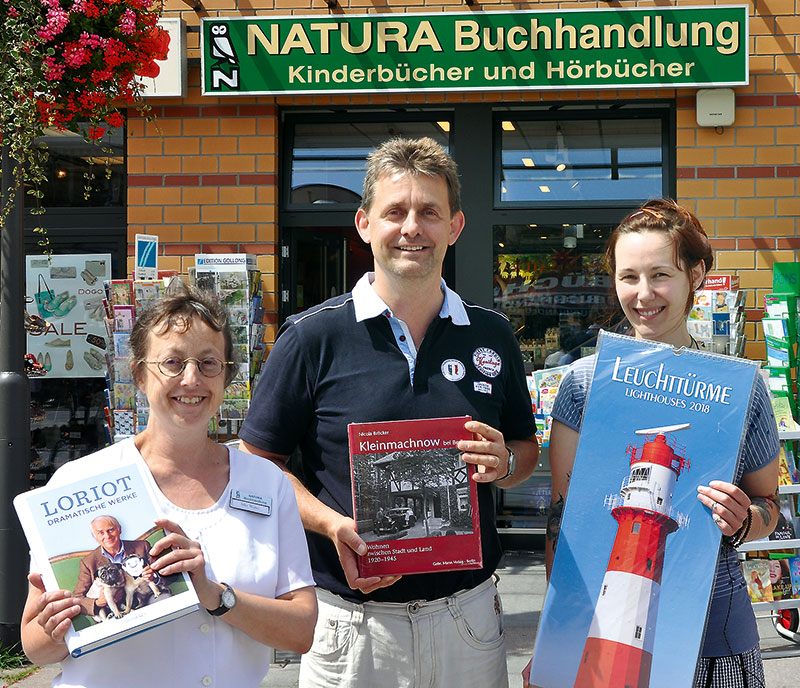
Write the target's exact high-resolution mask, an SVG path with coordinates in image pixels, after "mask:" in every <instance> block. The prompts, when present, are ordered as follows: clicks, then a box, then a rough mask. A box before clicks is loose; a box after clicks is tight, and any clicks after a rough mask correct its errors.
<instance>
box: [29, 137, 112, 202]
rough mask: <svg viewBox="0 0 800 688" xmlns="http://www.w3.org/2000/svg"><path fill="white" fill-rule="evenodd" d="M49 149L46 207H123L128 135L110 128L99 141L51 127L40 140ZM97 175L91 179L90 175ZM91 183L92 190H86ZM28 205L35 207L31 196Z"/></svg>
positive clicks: (38, 140)
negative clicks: (92, 140) (90, 141)
mask: <svg viewBox="0 0 800 688" xmlns="http://www.w3.org/2000/svg"><path fill="white" fill-rule="evenodd" d="M36 143H37V144H42V143H43V144H45V145H46V146H47V150H48V152H49V155H48V161H47V169H46V174H47V181H46V182H45V183H44V184H42V186H41V189H40V190H41V192H42V198H41V200H40V201H39V205H40V207H43V208H121V207H123V206H124V205H125V193H126V187H125V174H124V172H125V156H124V154H125V137H124V134H123V130H122V129H116V130H108V131H107V132H106V134H105V136H104V137H103V138H102V139H101V140H99V141H98V142H97V143H88V142H87V141H85V140H84V138H83V136H81V135H80V134H76V133H74V132H71V131H58V130H57V129H47V130H46V131H45V134H44V136H42V137H40V138H38V139H37V140H36ZM87 174H88V175H93V179H91V180H88V179H87V178H86V175H87ZM87 184H88V185H89V187H90V188H89V189H88V191H87V190H86V187H87ZM26 206H27V207H34V201H33V200H32V197H31V196H26Z"/></svg>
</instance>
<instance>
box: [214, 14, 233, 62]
mask: <svg viewBox="0 0 800 688" xmlns="http://www.w3.org/2000/svg"><path fill="white" fill-rule="evenodd" d="M211 57H213V58H214V59H216V61H217V64H219V63H220V62H223V61H225V60H227V61H228V62H229V63H230V64H234V65H235V64H237V63H238V62H239V59H238V58H237V57H236V51H235V50H234V49H233V44H232V43H231V39H230V38H228V25H227V24H212V25H211Z"/></svg>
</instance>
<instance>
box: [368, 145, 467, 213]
mask: <svg viewBox="0 0 800 688" xmlns="http://www.w3.org/2000/svg"><path fill="white" fill-rule="evenodd" d="M389 174H410V175H412V176H418V175H425V176H426V177H441V178H442V179H444V181H445V184H447V196H448V201H449V203H450V213H451V214H454V213H457V212H458V211H459V210H461V183H460V182H459V181H458V166H457V165H456V163H455V161H454V160H453V158H451V157H450V154H449V153H448V152H447V151H446V150H445V148H444V146H442V145H441V144H440V143H438V142H437V141H434V140H433V139H432V138H430V137H427V136H425V137H423V138H419V139H403V138H394V139H390V140H389V141H386V142H384V143H382V144H381V145H380V146H378V147H377V148H375V149H374V150H373V151H372V152H371V153H370V154H369V155H368V156H367V174H366V176H365V177H364V190H363V192H362V194H361V209H362V210H363V211H364V212H369V209H370V206H371V205H372V201H373V199H374V198H375V185H376V184H377V183H378V180H379V179H380V178H381V177H383V176H385V175H389Z"/></svg>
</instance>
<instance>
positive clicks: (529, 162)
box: [522, 158, 536, 167]
mask: <svg viewBox="0 0 800 688" xmlns="http://www.w3.org/2000/svg"><path fill="white" fill-rule="evenodd" d="M522 164H523V165H525V167H536V165H535V164H534V162H533V158H522Z"/></svg>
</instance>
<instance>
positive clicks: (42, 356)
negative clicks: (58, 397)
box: [25, 253, 111, 378]
mask: <svg viewBox="0 0 800 688" xmlns="http://www.w3.org/2000/svg"><path fill="white" fill-rule="evenodd" d="M25 273H26V290H27V292H26V293H27V295H28V299H29V303H28V312H29V313H30V314H31V315H38V316H41V317H42V318H44V319H45V321H46V322H47V328H46V330H45V331H44V333H43V334H40V335H32V334H29V335H28V352H29V353H32V354H33V355H34V356H36V360H37V361H38V362H39V363H41V364H42V365H43V366H44V369H45V370H46V371H47V377H49V378H50V377H104V376H105V374H106V373H107V372H108V366H107V365H106V349H107V348H108V344H109V343H108V340H107V335H106V329H105V325H104V323H103V318H104V317H105V308H104V307H103V298H104V297H105V290H104V289H103V282H104V281H106V280H110V279H111V256H110V255H109V254H107V253H101V254H89V255H65V256H50V259H49V260H48V258H47V256H26V270H25Z"/></svg>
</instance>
